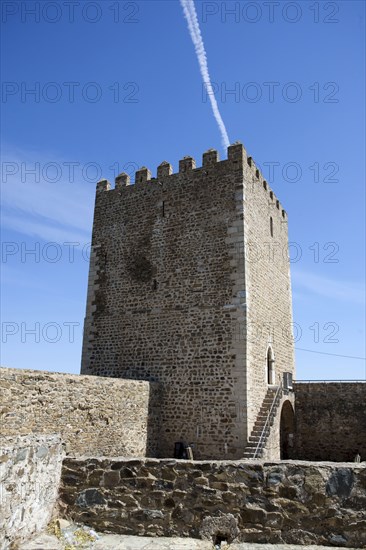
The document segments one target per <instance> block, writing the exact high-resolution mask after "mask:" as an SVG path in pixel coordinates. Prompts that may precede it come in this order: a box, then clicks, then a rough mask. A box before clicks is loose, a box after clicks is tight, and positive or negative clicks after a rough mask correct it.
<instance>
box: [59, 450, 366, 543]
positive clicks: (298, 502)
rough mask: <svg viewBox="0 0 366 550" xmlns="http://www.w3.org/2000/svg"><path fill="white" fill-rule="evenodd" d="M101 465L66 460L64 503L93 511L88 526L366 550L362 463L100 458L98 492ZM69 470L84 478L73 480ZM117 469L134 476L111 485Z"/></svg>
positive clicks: (77, 517)
mask: <svg viewBox="0 0 366 550" xmlns="http://www.w3.org/2000/svg"><path fill="white" fill-rule="evenodd" d="M96 462H98V459H94V460H93V462H92V463H91V459H88V458H82V457H81V458H79V459H72V458H67V459H65V463H64V472H65V474H64V475H63V480H62V486H61V500H62V501H63V502H64V503H65V505H66V513H67V514H68V515H70V516H71V517H72V518H73V520H74V521H82V520H83V519H85V515H84V514H85V510H86V509H87V511H88V513H89V516H88V525H91V526H93V527H94V528H95V529H97V530H98V529H99V530H101V531H110V532H114V533H121V534H135V535H141V536H145V535H153V536H187V537H195V538H205V539H210V540H212V541H215V540H218V539H219V538H220V537H221V539H222V540H224V539H226V540H228V541H229V542H231V541H236V542H240V541H243V542H244V541H247V542H258V543H259V542H261V543H266V542H267V543H268V542H272V543H288V544H304V545H306V544H323V545H328V546H346V547H356V548H364V547H366V539H365V534H366V528H365V523H366V518H365V513H364V509H362V510H361V509H360V503H361V502H363V500H362V499H363V498H364V497H365V489H364V480H365V467H364V465H362V464H352V463H348V464H343V463H342V464H339V465H338V464H335V463H318V464H317V465H316V467H315V466H314V464H313V463H309V462H295V461H284V462H274V463H267V462H262V461H261V462H245V463H243V462H232V461H223V462H197V461H171V460H158V459H141V460H140V461H138V460H133V461H131V460H128V459H120V458H118V459H116V458H111V459H106V458H101V459H99V462H100V467H99V468H98V469H102V468H103V469H104V471H105V473H104V476H100V484H99V486H98V488H97V489H96V488H95V486H94V485H93V482H90V479H91V476H92V473H93V469H94V468H95V467H97V464H96ZM117 464H118V470H116V469H112V467H114V468H115V467H116V465H117ZM91 466H93V468H91ZM70 470H73V471H77V472H78V476H79V480H81V483H79V484H78V485H75V484H74V483H72V482H70V481H69V471H70ZM118 471H119V472H121V473H122V472H129V475H128V476H126V477H123V476H122V475H121V477H120V479H119V480H118V479H117V478H114V479H116V483H115V485H112V484H111V483H110V479H111V478H109V475H113V476H115V474H116V472H118ZM132 473H133V477H131V475H132ZM164 479H169V482H164V481H163V480H164ZM88 491H89V492H90V495H91V498H90V499H89V500H88V499H86V498H85V494H88ZM96 491H97V493H98V497H97V498H94V497H95V495H96ZM103 500H104V502H103ZM121 507H122V508H121Z"/></svg>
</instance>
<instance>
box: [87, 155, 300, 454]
mask: <svg viewBox="0 0 366 550" xmlns="http://www.w3.org/2000/svg"><path fill="white" fill-rule="evenodd" d="M271 196H272V198H271ZM270 217H272V218H273V222H272V223H273V228H274V232H275V239H276V243H277V245H278V246H277V247H274V248H276V250H277V248H279V249H280V250H281V253H280V258H279V259H278V260H277V259H276V260H274V261H272V259H271V257H268V253H267V249H266V243H267V242H268V241H271V239H272V241H273V238H271V236H270V234H269V223H270V221H269V219H270ZM272 241H271V242H270V243H269V244H270V245H271V246H273V242H272ZM244 243H245V245H246V246H244ZM253 246H255V247H257V248H259V256H260V257H255V258H253V261H251V260H252V258H251V256H250V254H251V251H252V249H253ZM248 258H249V260H248ZM291 321H292V317H291V292H290V283H289V262H288V258H287V219H286V215H285V213H284V211H283V210H282V207H280V205H279V202H278V201H277V200H276V198H275V197H273V195H272V192H270V190H269V189H267V190H264V189H263V179H262V177H261V176H260V174H259V171H257V169H256V167H255V166H254V163H253V162H252V161H251V160H250V159H247V156H246V152H245V150H244V148H243V146H242V145H241V144H235V145H232V146H230V147H229V148H228V160H225V161H221V162H218V155H217V152H216V151H211V150H210V151H208V152H206V153H205V154H204V155H203V165H202V167H201V168H196V167H195V161H194V160H193V159H192V158H190V157H185V158H184V159H182V160H181V161H180V163H179V173H177V174H173V173H172V168H171V166H170V165H169V164H168V163H163V164H162V165H160V166H159V168H158V174H157V178H152V177H151V174H150V172H149V171H148V170H147V169H146V168H143V169H141V170H139V171H138V172H137V173H136V183H135V185H133V186H131V185H129V181H128V177H127V175H124V174H121V175H120V176H118V177H117V178H116V187H115V189H111V186H110V184H109V182H107V181H106V180H104V181H101V182H99V184H98V187H97V193H96V202H95V211H94V224H93V239H92V257H91V263H90V272H89V284H88V297H87V310H86V318H85V328H84V343H83V359H82V371H81V372H82V373H84V374H94V375H99V376H115V377H121V378H131V379H145V380H156V381H159V382H161V383H162V394H161V396H162V399H161V403H162V408H161V426H162V430H161V438H160V443H159V456H172V455H173V452H174V443H175V442H177V441H184V442H185V443H189V444H191V445H193V447H194V457H195V458H197V459H198V458H216V459H218V458H222V459H225V458H226V459H229V458H230V459H234V458H239V457H240V456H242V453H243V451H244V448H245V445H246V442H247V438H248V435H249V432H250V430H251V428H252V426H253V424H254V422H255V419H256V415H257V413H258V411H259V408H260V406H261V404H262V401H263V398H264V395H265V392H266V390H267V387H268V381H267V376H266V353H267V348H268V345H269V343H270V344H271V345H272V347H273V351H274V354H275V359H276V363H275V368H276V379H275V380H274V382H276V383H278V379H279V376H280V375H281V373H282V372H283V371H292V370H293V348H292V341H291V338H290V337H289V331H291ZM268 327H269V328H268ZM248 335H249V337H248Z"/></svg>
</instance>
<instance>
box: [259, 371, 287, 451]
mask: <svg viewBox="0 0 366 550" xmlns="http://www.w3.org/2000/svg"><path fill="white" fill-rule="evenodd" d="M282 390H283V385H282V381H281V382H280V384H279V386H278V388H277V391H276V394H275V396H274V398H273V403H272V405H271V408H270V410H269V413H268V415H267V418H266V422H265V424H264V426H263V430H262V433H261V435H260V438H259V441H258V444H257V447H256V449H255V452H254V456H253V458H257V454H258V453H259V450H260V447H261V445H262V444H263V442H264V438H265V433H266V431H267V424H268V423H269V422H270V420H271V419H272V415H273V410H274V408H275V405H276V402H277V399H278V397H279V395H280V394H281V393H282Z"/></svg>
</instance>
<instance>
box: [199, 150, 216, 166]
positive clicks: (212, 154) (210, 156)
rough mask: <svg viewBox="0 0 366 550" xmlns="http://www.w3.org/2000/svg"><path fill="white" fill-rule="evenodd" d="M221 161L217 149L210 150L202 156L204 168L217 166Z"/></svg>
mask: <svg viewBox="0 0 366 550" xmlns="http://www.w3.org/2000/svg"><path fill="white" fill-rule="evenodd" d="M219 160H220V159H219V153H218V151H216V149H208V150H207V151H206V152H205V153H203V155H202V166H203V167H207V166H211V165H212V164H216V163H217V162H219Z"/></svg>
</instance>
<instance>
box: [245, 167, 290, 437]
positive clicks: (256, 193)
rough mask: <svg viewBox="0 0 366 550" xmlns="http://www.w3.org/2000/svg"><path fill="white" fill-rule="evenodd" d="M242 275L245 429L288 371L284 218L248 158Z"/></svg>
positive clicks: (285, 234)
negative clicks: (269, 358) (269, 357)
mask: <svg viewBox="0 0 366 550" xmlns="http://www.w3.org/2000/svg"><path fill="white" fill-rule="evenodd" d="M244 183H245V191H244V195H245V200H244V235H245V251H246V254H245V278H246V292H247V300H246V302H247V303H246V307H247V310H246V311H247V317H246V322H247V327H246V328H247V331H246V332H247V373H248V375H247V389H248V431H249V432H250V431H251V430H252V428H253V424H254V422H255V420H256V418H257V414H258V410H259V408H260V406H261V405H262V402H263V399H264V397H265V395H266V391H267V388H268V374H267V353H268V350H269V349H270V350H271V353H272V356H273V359H274V363H273V365H272V368H273V374H272V384H276V385H277V384H278V383H279V382H280V381H282V378H283V373H284V372H291V373H294V366H295V359H294V347H293V338H292V300H291V279H290V262H289V255H288V218H287V214H286V212H285V211H284V210H283V207H282V206H281V204H280V202H279V201H278V199H277V197H276V196H275V195H274V193H273V192H272V191H271V189H270V188H269V186H268V183H267V182H266V181H265V180H264V179H263V177H262V175H261V173H260V171H259V170H258V169H257V168H256V166H255V164H254V161H253V160H252V159H251V158H248V159H247V162H245V163H244Z"/></svg>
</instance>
